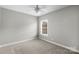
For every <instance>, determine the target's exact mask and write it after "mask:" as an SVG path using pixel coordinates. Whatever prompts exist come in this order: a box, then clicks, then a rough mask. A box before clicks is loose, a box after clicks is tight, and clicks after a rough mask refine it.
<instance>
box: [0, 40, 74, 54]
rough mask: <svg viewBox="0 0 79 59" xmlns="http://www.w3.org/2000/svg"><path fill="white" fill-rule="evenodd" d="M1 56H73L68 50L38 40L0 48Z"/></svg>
mask: <svg viewBox="0 0 79 59" xmlns="http://www.w3.org/2000/svg"><path fill="white" fill-rule="evenodd" d="M0 53H1V54H75V52H72V51H70V50H67V49H65V48H62V47H59V46H56V45H54V44H51V43H48V42H46V41H43V40H40V39H34V40H30V41H27V42H23V43H20V44H17V45H12V46H7V47H3V48H0Z"/></svg>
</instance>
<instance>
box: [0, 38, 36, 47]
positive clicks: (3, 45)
mask: <svg viewBox="0 0 79 59" xmlns="http://www.w3.org/2000/svg"><path fill="white" fill-rule="evenodd" d="M33 39H35V38H30V39H28V40H26V39H25V40H21V41H17V42H11V43H6V44H2V45H0V48H2V47H6V46H11V45H15V44H19V43H22V42H26V41H30V40H33Z"/></svg>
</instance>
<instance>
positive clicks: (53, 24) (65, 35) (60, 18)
mask: <svg viewBox="0 0 79 59" xmlns="http://www.w3.org/2000/svg"><path fill="white" fill-rule="evenodd" d="M42 19H48V38H49V39H48V40H49V41H53V42H56V43H58V44H61V45H64V46H67V47H72V48H73V49H77V50H79V30H78V28H79V6H69V7H66V8H63V9H61V10H57V11H55V12H51V13H49V14H47V15H44V16H41V17H40V19H39V20H40V21H41V20H42Z"/></svg>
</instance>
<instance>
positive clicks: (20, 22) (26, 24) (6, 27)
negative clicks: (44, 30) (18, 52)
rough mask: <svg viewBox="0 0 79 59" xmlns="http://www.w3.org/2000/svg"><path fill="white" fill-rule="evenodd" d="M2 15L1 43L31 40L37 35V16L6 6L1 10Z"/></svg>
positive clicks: (0, 22)
mask: <svg viewBox="0 0 79 59" xmlns="http://www.w3.org/2000/svg"><path fill="white" fill-rule="evenodd" d="M0 9H1V8H0ZM0 16H1V17H0V18H2V19H0V44H6V43H11V42H16V41H22V40H29V39H33V38H35V37H36V36H37V20H36V17H34V16H30V15H27V14H23V13H19V12H15V11H11V10H8V9H4V8H2V9H1V10H0Z"/></svg>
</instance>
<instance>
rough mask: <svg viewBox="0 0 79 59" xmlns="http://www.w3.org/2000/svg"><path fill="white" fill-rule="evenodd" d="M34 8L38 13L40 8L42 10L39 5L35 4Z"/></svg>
mask: <svg viewBox="0 0 79 59" xmlns="http://www.w3.org/2000/svg"><path fill="white" fill-rule="evenodd" d="M34 10H35V12H36V13H38V12H39V10H40V8H39V6H38V5H36V6H35V8H34Z"/></svg>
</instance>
